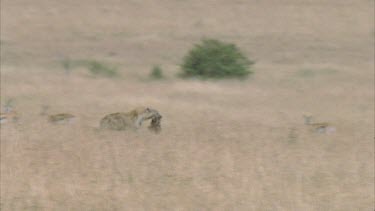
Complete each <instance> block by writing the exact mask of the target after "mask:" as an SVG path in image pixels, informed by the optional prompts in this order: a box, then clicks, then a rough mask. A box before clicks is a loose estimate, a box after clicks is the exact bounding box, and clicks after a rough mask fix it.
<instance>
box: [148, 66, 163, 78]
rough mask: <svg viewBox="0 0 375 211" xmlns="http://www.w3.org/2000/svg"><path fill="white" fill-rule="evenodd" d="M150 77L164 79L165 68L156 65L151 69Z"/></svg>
mask: <svg viewBox="0 0 375 211" xmlns="http://www.w3.org/2000/svg"><path fill="white" fill-rule="evenodd" d="M150 77H151V78H153V79H162V78H164V75H163V70H162V69H161V67H160V66H159V65H155V66H153V67H152V69H151V73H150Z"/></svg>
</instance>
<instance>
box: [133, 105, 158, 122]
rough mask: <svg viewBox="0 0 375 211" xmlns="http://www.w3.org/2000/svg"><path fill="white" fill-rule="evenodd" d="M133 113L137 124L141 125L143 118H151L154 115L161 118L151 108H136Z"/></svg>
mask: <svg viewBox="0 0 375 211" xmlns="http://www.w3.org/2000/svg"><path fill="white" fill-rule="evenodd" d="M133 113H134V115H135V116H136V124H137V126H141V124H142V122H143V121H145V120H148V119H152V118H155V117H159V118H161V115H160V114H159V112H158V111H157V110H155V109H152V108H138V109H136V110H134V111H133Z"/></svg>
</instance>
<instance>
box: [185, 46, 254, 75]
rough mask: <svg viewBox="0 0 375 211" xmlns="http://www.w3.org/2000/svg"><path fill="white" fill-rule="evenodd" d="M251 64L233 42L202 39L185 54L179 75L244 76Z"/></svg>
mask: <svg viewBox="0 0 375 211" xmlns="http://www.w3.org/2000/svg"><path fill="white" fill-rule="evenodd" d="M253 64H254V62H253V61H250V60H249V59H248V58H246V57H245V56H244V55H243V54H242V52H241V51H240V50H239V49H238V48H237V47H236V46H235V45H234V44H230V43H224V42H221V41H218V40H213V39H204V40H202V43H200V44H196V45H195V46H194V48H193V49H191V50H190V52H189V53H188V54H187V55H186V56H185V58H184V61H183V64H182V65H181V68H182V73H181V76H183V77H201V78H244V77H246V76H247V75H249V74H250V73H251V71H250V66H251V65H253Z"/></svg>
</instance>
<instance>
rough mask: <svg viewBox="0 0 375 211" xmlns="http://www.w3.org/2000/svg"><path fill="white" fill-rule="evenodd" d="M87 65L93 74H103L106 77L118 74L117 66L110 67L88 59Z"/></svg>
mask: <svg viewBox="0 0 375 211" xmlns="http://www.w3.org/2000/svg"><path fill="white" fill-rule="evenodd" d="M87 67H88V69H89V70H90V72H91V73H92V74H93V75H101V76H106V77H114V76H117V75H118V73H117V69H116V68H115V67H110V66H108V65H106V64H103V63H101V62H98V61H95V60H94V61H88V62H87Z"/></svg>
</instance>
